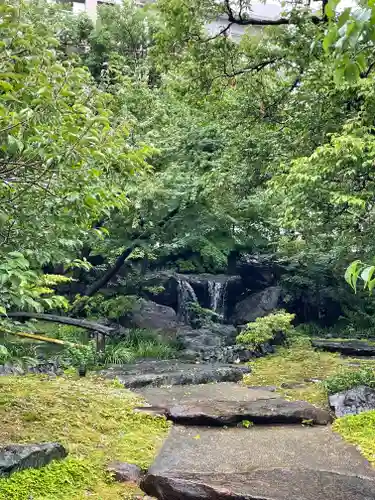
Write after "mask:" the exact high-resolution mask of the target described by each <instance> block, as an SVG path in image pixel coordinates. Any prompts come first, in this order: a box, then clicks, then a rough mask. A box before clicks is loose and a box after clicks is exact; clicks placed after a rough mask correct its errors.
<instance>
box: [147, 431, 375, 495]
mask: <svg viewBox="0 0 375 500" xmlns="http://www.w3.org/2000/svg"><path fill="white" fill-rule="evenodd" d="M141 488H142V489H143V490H144V491H145V492H146V493H147V494H149V495H152V496H154V497H156V498H158V499H159V500H374V499H375V470H374V469H373V468H372V467H371V466H370V464H369V463H368V462H366V460H365V459H364V458H363V457H362V456H361V455H360V453H359V452H358V451H357V450H356V448H355V447H354V446H352V445H350V444H349V443H346V442H345V441H343V440H342V439H341V438H340V436H339V435H337V434H335V433H334V432H332V430H331V429H330V427H329V426H324V427H323V426H318V427H302V426H301V425H298V426H271V427H263V426H253V427H250V428H248V429H245V428H236V427H229V428H227V429H224V428H218V427H216V428H205V427H184V426H182V425H176V426H174V427H172V429H171V432H170V434H169V436H168V438H167V440H166V442H165V443H164V446H163V448H162V450H161V451H160V453H159V456H158V457H157V458H156V460H155V462H154V464H153V465H152V467H151V468H150V470H149V471H148V473H147V474H146V476H145V478H144V479H143V481H142V482H141Z"/></svg>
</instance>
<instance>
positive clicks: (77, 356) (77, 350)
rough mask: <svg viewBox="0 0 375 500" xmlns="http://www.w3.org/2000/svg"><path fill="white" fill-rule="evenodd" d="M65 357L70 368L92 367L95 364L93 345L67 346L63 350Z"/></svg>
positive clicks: (95, 356)
mask: <svg viewBox="0 0 375 500" xmlns="http://www.w3.org/2000/svg"><path fill="white" fill-rule="evenodd" d="M65 354H66V357H67V358H68V359H69V362H70V364H71V365H72V366H75V367H79V366H82V365H84V366H87V367H93V366H94V365H95V364H96V362H97V355H96V353H95V346H94V344H93V343H90V344H88V345H81V346H79V347H78V346H69V347H67V348H66V350H65Z"/></svg>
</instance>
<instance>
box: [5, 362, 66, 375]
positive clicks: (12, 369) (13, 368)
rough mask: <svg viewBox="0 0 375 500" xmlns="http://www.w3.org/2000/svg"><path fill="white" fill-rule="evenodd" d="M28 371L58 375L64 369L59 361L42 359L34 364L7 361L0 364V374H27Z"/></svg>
mask: <svg viewBox="0 0 375 500" xmlns="http://www.w3.org/2000/svg"><path fill="white" fill-rule="evenodd" d="M27 373H36V374H45V375H49V376H51V377H54V376H56V375H62V374H63V373H64V371H63V370H62V368H60V366H59V365H58V363H55V362H49V361H42V362H40V363H38V364H36V365H34V366H25V367H21V366H17V365H12V364H11V363H6V364H5V365H0V376H7V375H17V376H20V375H26V374H27Z"/></svg>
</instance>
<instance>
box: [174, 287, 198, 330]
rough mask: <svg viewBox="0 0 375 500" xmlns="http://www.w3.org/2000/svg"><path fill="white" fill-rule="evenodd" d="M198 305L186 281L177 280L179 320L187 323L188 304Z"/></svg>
mask: <svg viewBox="0 0 375 500" xmlns="http://www.w3.org/2000/svg"><path fill="white" fill-rule="evenodd" d="M191 303H198V299H197V296H196V295H195V292H194V290H193V287H192V286H191V285H190V283H189V282H188V281H186V280H182V279H179V280H178V316H179V319H180V320H182V321H184V322H186V323H189V320H190V310H189V307H190V304H191Z"/></svg>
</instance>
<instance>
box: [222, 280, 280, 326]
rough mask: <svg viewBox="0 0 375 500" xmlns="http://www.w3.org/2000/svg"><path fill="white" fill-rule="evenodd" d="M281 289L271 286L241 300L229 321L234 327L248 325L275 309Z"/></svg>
mask: <svg viewBox="0 0 375 500" xmlns="http://www.w3.org/2000/svg"><path fill="white" fill-rule="evenodd" d="M280 296H281V287H279V286H271V287H268V288H266V289H265V290H262V291H261V292H257V293H255V294H253V295H250V296H249V297H247V298H246V299H243V300H241V302H238V304H237V305H236V307H235V310H234V313H233V315H232V318H231V321H232V322H233V323H234V324H235V325H242V324H244V323H250V322H252V321H255V320H256V319H257V318H261V317H263V316H266V315H267V314H269V313H270V312H272V311H273V310H274V309H276V308H277V307H278V305H279V302H280Z"/></svg>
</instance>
